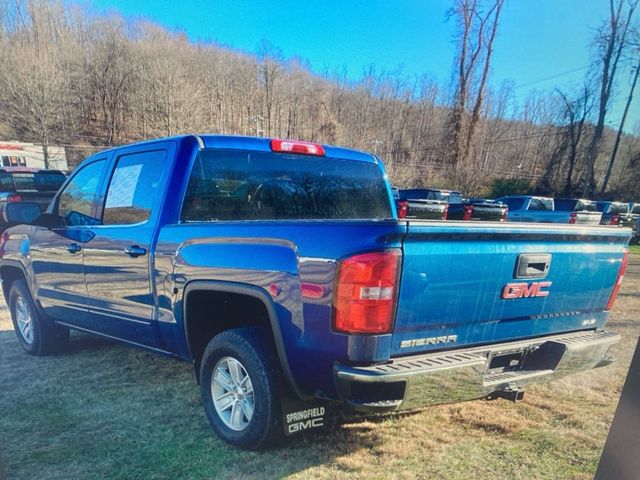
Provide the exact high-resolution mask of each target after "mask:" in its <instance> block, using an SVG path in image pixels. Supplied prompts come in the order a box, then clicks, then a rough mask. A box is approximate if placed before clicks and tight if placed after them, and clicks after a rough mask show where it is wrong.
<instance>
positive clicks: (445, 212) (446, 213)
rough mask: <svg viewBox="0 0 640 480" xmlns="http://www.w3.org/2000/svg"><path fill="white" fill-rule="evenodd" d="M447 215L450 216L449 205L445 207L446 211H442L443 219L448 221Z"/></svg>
mask: <svg viewBox="0 0 640 480" xmlns="http://www.w3.org/2000/svg"><path fill="white" fill-rule="evenodd" d="M447 215H449V205H445V206H444V210H443V211H442V219H443V220H446V219H447Z"/></svg>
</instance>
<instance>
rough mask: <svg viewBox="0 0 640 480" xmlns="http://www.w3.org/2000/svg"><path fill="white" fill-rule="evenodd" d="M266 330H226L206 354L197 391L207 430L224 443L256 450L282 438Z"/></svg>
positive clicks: (274, 369) (276, 381) (273, 359)
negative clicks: (202, 407) (209, 428)
mask: <svg viewBox="0 0 640 480" xmlns="http://www.w3.org/2000/svg"><path fill="white" fill-rule="evenodd" d="M271 343H272V342H271V341H270V334H269V331H268V330H266V329H264V328H261V327H246V328H237V329H233V330H227V331H225V332H222V333H220V334H219V335H216V336H215V337H214V338H213V339H212V340H211V341H210V342H209V344H208V345H207V348H206V349H205V352H204V355H203V358H202V365H201V368H200V389H201V394H202V402H203V405H204V410H205V412H206V414H207V417H208V419H209V422H210V423H211V426H212V427H213V429H214V430H215V431H216V433H217V434H218V435H219V436H220V437H221V438H222V439H223V440H225V441H226V442H229V443H231V444H233V445H236V446H238V447H240V448H245V449H257V448H260V447H263V446H265V445H267V444H268V443H270V442H272V441H273V440H275V439H276V438H277V437H279V436H280V435H281V432H282V424H281V419H280V412H281V407H280V397H279V387H280V372H279V367H278V364H277V362H276V357H275V354H274V352H273V348H272V346H271Z"/></svg>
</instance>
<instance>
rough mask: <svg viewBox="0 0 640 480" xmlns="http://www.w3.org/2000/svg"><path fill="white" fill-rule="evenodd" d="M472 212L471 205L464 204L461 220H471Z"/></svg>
mask: <svg viewBox="0 0 640 480" xmlns="http://www.w3.org/2000/svg"><path fill="white" fill-rule="evenodd" d="M472 213H473V205H465V206H464V217H463V220H471V214H472Z"/></svg>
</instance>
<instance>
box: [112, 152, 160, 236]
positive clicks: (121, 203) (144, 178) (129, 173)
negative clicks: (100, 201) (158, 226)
mask: <svg viewBox="0 0 640 480" xmlns="http://www.w3.org/2000/svg"><path fill="white" fill-rule="evenodd" d="M166 156H167V155H166V151H164V150H155V151H151V152H141V153H132V154H129V155H123V156H121V157H119V158H118V161H117V163H116V168H115V170H114V171H113V175H112V177H111V181H110V182H109V189H108V190H107V200H106V202H105V206H104V213H103V215H102V223H103V224H104V225H132V224H134V223H142V222H146V221H147V220H148V219H149V216H150V215H151V208H152V206H153V202H154V200H155V198H156V194H157V192H158V184H159V182H160V177H161V176H162V172H163V170H164V165H165V159H166Z"/></svg>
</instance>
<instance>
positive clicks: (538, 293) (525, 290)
mask: <svg viewBox="0 0 640 480" xmlns="http://www.w3.org/2000/svg"><path fill="white" fill-rule="evenodd" d="M549 287H551V282H534V283H508V284H506V285H505V286H504V288H503V289H502V298H503V299H504V300H513V299H516V298H530V297H547V296H549V291H548V290H545V288H549Z"/></svg>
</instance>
